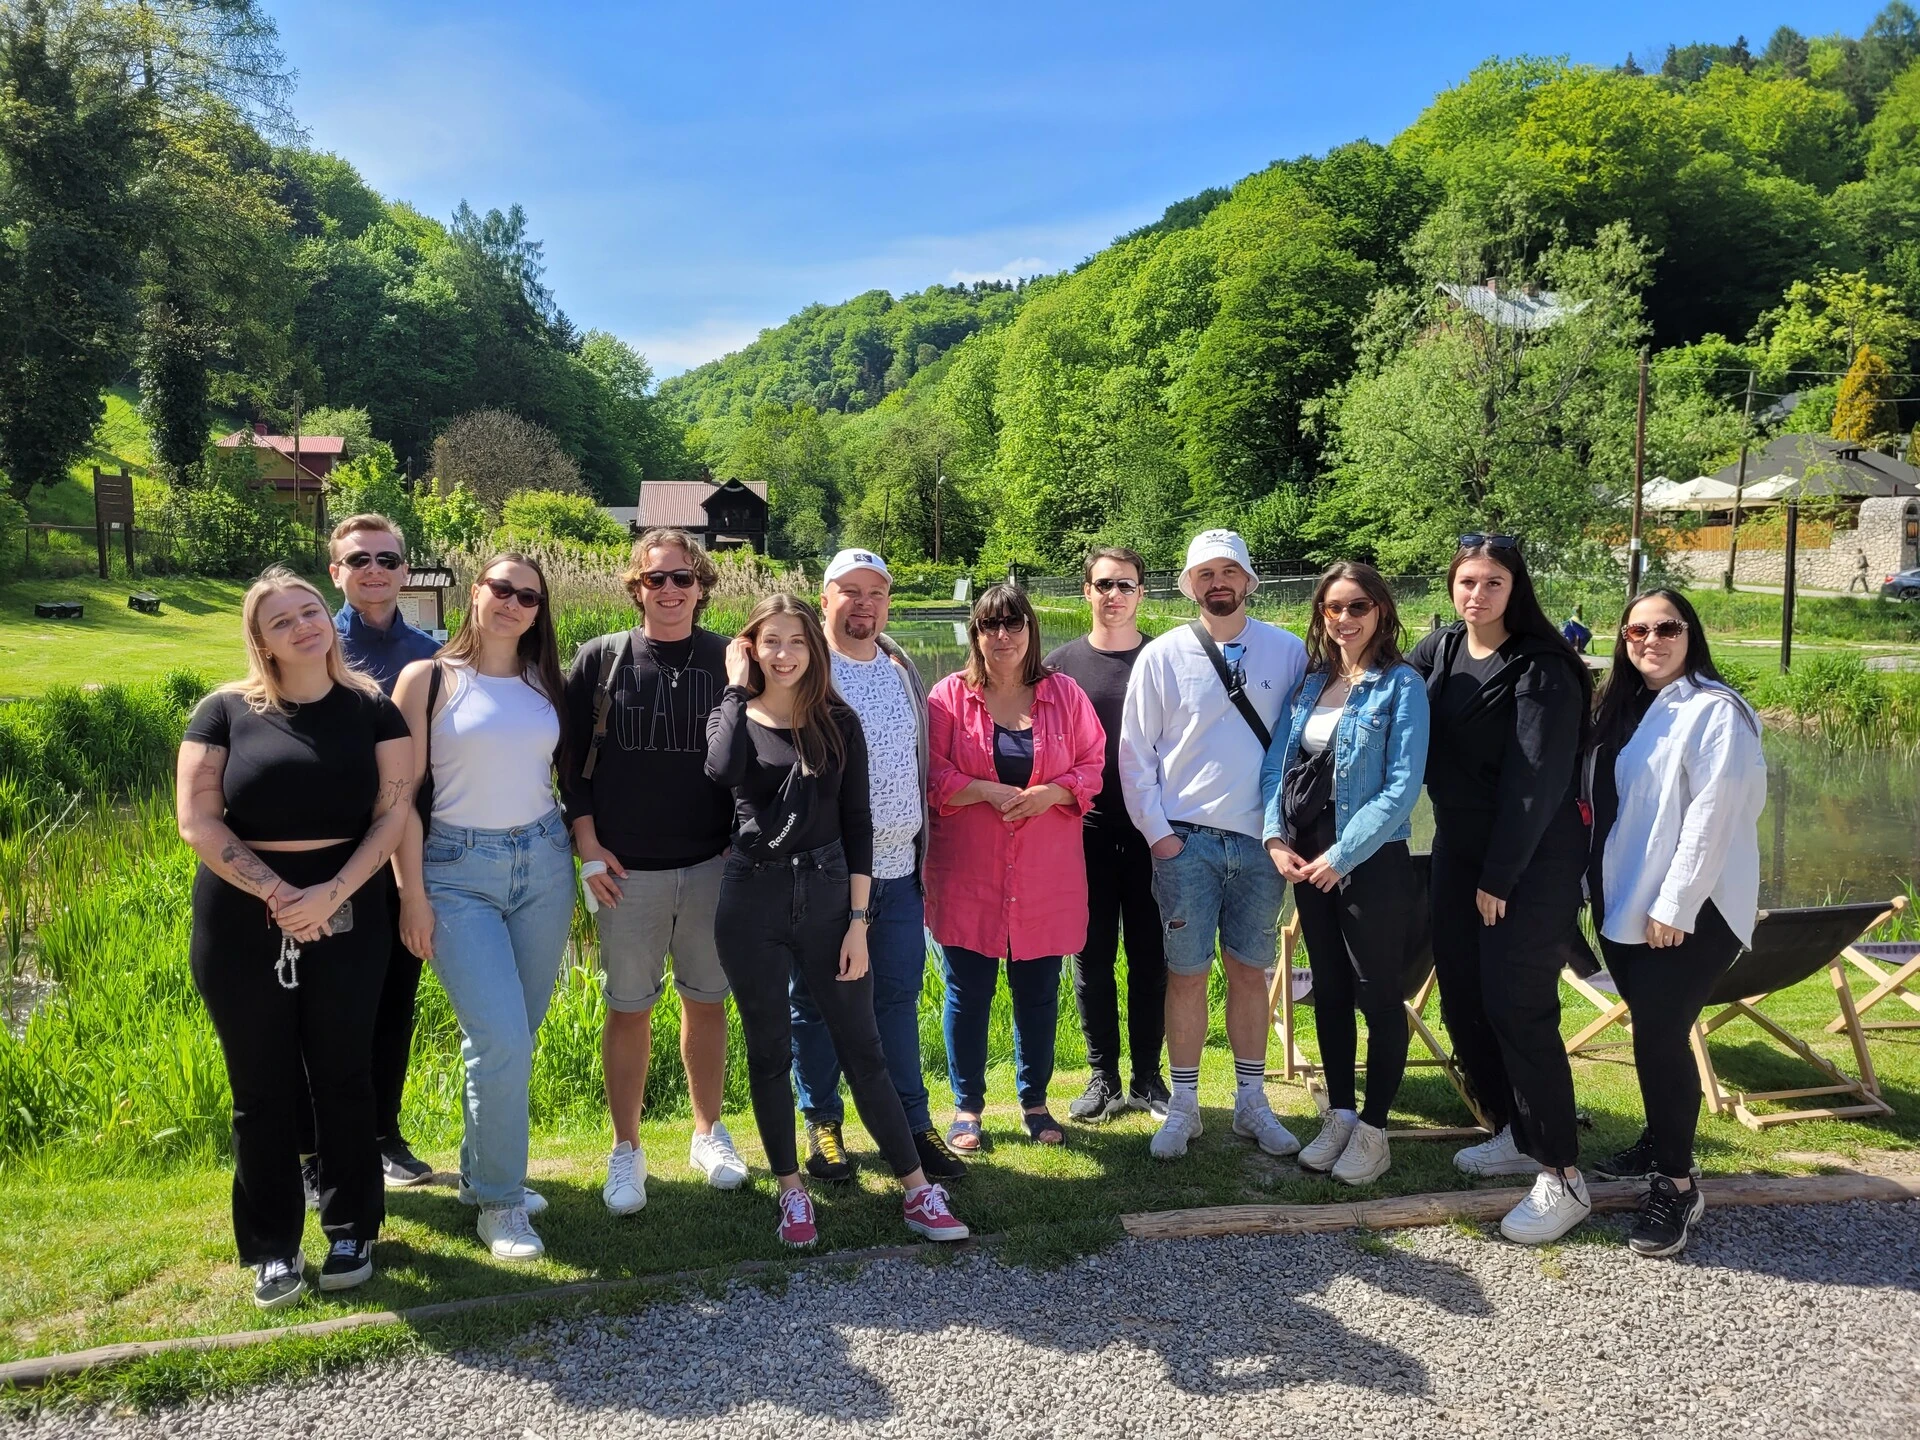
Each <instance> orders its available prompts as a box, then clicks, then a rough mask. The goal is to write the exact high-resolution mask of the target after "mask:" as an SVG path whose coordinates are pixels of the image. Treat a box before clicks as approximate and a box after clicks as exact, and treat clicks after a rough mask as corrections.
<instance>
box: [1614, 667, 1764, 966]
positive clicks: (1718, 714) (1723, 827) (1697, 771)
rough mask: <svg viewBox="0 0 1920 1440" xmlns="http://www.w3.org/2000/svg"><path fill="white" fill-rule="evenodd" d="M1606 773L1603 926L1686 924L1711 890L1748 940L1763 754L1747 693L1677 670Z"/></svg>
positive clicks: (1637, 940)
mask: <svg viewBox="0 0 1920 1440" xmlns="http://www.w3.org/2000/svg"><path fill="white" fill-rule="evenodd" d="M1613 775H1614V783H1615V785H1616V787H1617V788H1618V790H1619V793H1620V811H1619V814H1618V815H1617V816H1616V817H1615V818H1614V822H1613V828H1612V829H1611V830H1610V831H1608V833H1607V844H1606V849H1605V851H1604V852H1603V854H1602V883H1603V887H1604V890H1605V896H1606V902H1607V914H1606V919H1605V921H1604V922H1603V923H1602V925H1601V927H1600V932H1601V934H1603V935H1605V936H1606V937H1607V938H1608V939H1609V940H1613V941H1615V942H1617V943H1619V944H1622V945H1643V944H1645V943H1646V939H1647V921H1648V920H1650V919H1651V920H1658V921H1660V923H1661V924H1663V925H1671V926H1673V927H1674V928H1675V929H1678V930H1683V931H1685V932H1686V933H1687V934H1689V935H1690V934H1692V933H1693V929H1694V925H1695V922H1696V921H1697V920H1698V918H1699V915H1700V907H1701V906H1702V905H1704V904H1706V902H1707V901H1708V900H1712V901H1713V903H1714V906H1715V908H1716V909H1718V910H1719V912H1720V918H1721V919H1723V920H1725V921H1726V922H1727V928H1728V929H1730V930H1731V931H1733V933H1734V934H1735V935H1737V936H1738V937H1739V938H1740V942H1741V943H1742V944H1751V943H1752V941H1753V923H1754V918H1755V916H1756V914H1757V913H1758V911H1759V908H1760V811H1761V809H1762V808H1763V807H1764V806H1765V805H1766V803H1767V762H1766V758H1765V756H1764V755H1762V753H1761V750H1760V726H1759V723H1758V721H1757V720H1755V719H1754V717H1753V712H1752V711H1751V710H1749V709H1748V708H1747V705H1746V703H1745V702H1744V701H1743V700H1741V699H1740V697H1739V696H1737V695H1735V694H1734V693H1733V692H1732V691H1731V690H1727V689H1724V688H1722V687H1720V686H1717V685H1714V684H1711V683H1708V684H1704V685H1702V684H1696V683H1695V682H1693V681H1692V680H1689V679H1687V678H1686V677H1685V676H1684V675H1683V676H1681V677H1680V678H1679V679H1677V680H1674V681H1673V682H1671V683H1670V684H1668V685H1666V686H1664V687H1662V689H1661V690H1660V691H1659V692H1658V693H1657V694H1656V695H1655V696H1654V697H1653V703H1652V705H1651V706H1650V707H1649V708H1648V710H1647V713H1646V715H1645V716H1644V717H1643V718H1642V719H1641V721H1640V725H1639V728H1637V729H1636V730H1635V731H1634V732H1633V736H1632V738H1631V739H1629V740H1628V741H1627V743H1626V745H1625V746H1624V747H1622V749H1621V751H1620V754H1619V757H1618V758H1617V759H1616V760H1615V761H1614V766H1613Z"/></svg>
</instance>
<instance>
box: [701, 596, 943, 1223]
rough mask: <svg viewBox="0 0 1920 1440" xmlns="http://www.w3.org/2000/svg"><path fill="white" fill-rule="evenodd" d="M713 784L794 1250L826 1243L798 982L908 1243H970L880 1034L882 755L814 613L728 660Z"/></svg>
mask: <svg viewBox="0 0 1920 1440" xmlns="http://www.w3.org/2000/svg"><path fill="white" fill-rule="evenodd" d="M707 774H708V775H709V776H710V777H711V778H712V780H713V781H714V783H715V784H717V785H724V786H726V787H727V789H728V790H729V791H730V792H731V793H732V795H733V797H734V829H733V839H732V848H731V849H730V851H729V853H728V855H727V863H726V874H725V878H724V879H723V880H722V882H721V892H720V911H719V925H718V928H717V930H716V938H717V939H718V941H719V946H720V963H721V964H722V965H724V966H725V967H726V971H727V979H728V981H729V983H730V984H731V985H732V988H733V1000H734V1005H735V1006H736V1007H737V1008H738V1010H739V1012H740V1029H741V1032H742V1034H743V1035H744V1036H745V1039H746V1045H747V1083H748V1085H749V1087H750V1088H751V1090H752V1094H753V1118H754V1122H755V1124H756V1125H757V1126H758V1127H759V1130H760V1143H761V1145H762V1146H763V1147H764V1148H765V1149H766V1152H767V1164H768V1167H769V1168H770V1169H771V1170H772V1171H773V1175H774V1180H775V1182H776V1183H777V1185H778V1187H779V1199H780V1224H779V1229H778V1234H779V1237H780V1239H781V1240H782V1241H783V1242H784V1243H785V1244H788V1245H792V1246H806V1245H812V1244H813V1243H814V1242H815V1241H817V1240H818V1239H819V1235H820V1232H819V1228H818V1225H817V1223H816V1221H815V1217H814V1210H813V1201H812V1200H811V1198H809V1196H808V1195H807V1191H806V1186H805V1183H804V1182H803V1181H802V1180H801V1178H800V1159H799V1153H798V1150H797V1148H796V1146H795V1144H794V1135H793V1087H792V1085H791V1083H790V1082H789V1080H788V1072H789V1070H790V1069H791V1067H792V1064H793V1023H792V1011H791V999H790V997H789V993H788V981H789V977H790V976H791V975H792V973H793V972H794V971H795V970H796V969H798V970H800V971H801V972H802V973H803V974H804V975H805V976H806V980H807V990H808V993H809V994H811V995H812V997H813V1002H814V1005H815V1006H816V1007H817V1008H818V1010H819V1012H820V1016H821V1020H822V1022H823V1023H824V1024H825V1025H826V1027H827V1032H828V1034H829V1035H830V1036H831V1037H832V1039H833V1046H834V1049H835V1050H836V1051H837V1052H838V1054H839V1056H840V1063H841V1065H842V1067H844V1069H845V1071H846V1075H847V1084H848V1086H849V1087H850V1088H851V1089H852V1091H853V1103H854V1105H855V1106H856V1107H858V1109H859V1111H860V1119H861V1121H862V1122H863V1123H864V1124H865V1125H866V1127H867V1131H868V1133H869V1134H871V1135H872V1136H873V1138H874V1139H875V1140H876V1141H877V1142H878V1143H879V1145H880V1151H881V1153H882V1154H883V1155H884V1156H886V1159H887V1163H888V1164H889V1165H891V1166H892V1167H893V1173H894V1174H895V1175H896V1176H898V1177H899V1178H900V1181H901V1183H902V1184H903V1185H904V1186H905V1187H906V1207H905V1219H906V1223H907V1228H908V1229H910V1230H912V1231H914V1232H915V1233H916V1234H919V1235H922V1236H925V1237H926V1238H927V1239H930V1240H964V1239H965V1238H966V1235H967V1227H966V1226H964V1225H962V1224H961V1223H960V1222H959V1221H958V1220H956V1219H955V1218H954V1217H953V1213H952V1211H950V1210H949V1209H948V1208H947V1192H946V1191H945V1190H943V1189H942V1188H941V1187H940V1186H939V1185H936V1184H933V1183H931V1182H930V1181H929V1180H928V1179H927V1176H926V1173H925V1172H924V1170H922V1168H921V1165H920V1156H919V1152H918V1150H917V1149H916V1148H915V1146H914V1143H913V1132H912V1131H911V1130H910V1129H909V1128H908V1125H907V1114H906V1111H905V1109H904V1108H903V1107H902V1106H901V1103H900V1093H899V1091H898V1090H897V1089H896V1088H895V1087H894V1083H893V1077H892V1076H891V1075H890V1074H889V1073H888V1070H887V1056H886V1052H885V1049H884V1048H883V1046H882V1045H881V1041H880V1028H879V1024H878V1022H877V1021H876V1020H875V1018H874V1001H873V975H872V973H871V971H870V970H869V967H868V959H867V928H868V913H867V906H868V901H869V899H870V887H871V883H872V874H873V813H872V809H871V807H870V802H869V800H868V785H867V744H866V739H865V737H864V736H863V735H862V734H861V730H860V720H859V717H858V716H856V715H855V714H854V713H853V711H852V709H850V708H849V707H848V706H847V704H846V703H845V702H844V701H843V700H841V699H840V697H839V696H838V695H837V694H835V693H834V689H833V662H832V660H831V659H830V657H829V652H828V649H827V640H826V636H825V634H824V633H823V632H822V631H821V628H820V622H819V620H818V619H817V618H816V617H815V616H814V613H813V611H812V609H811V608H809V606H808V605H807V603H806V602H805V601H803V600H796V599H795V598H794V597H792V596H791V595H773V596H769V597H768V598H767V599H765V600H762V601H761V602H760V603H759V604H758V605H756V606H755V607H754V610H753V614H752V615H751V616H750V617H749V618H748V620H747V624H746V628H745V629H743V630H742V631H741V632H740V634H739V636H738V638H736V639H735V640H734V641H733V643H732V644H731V645H730V646H729V647H728V649H727V688H726V689H725V690H724V691H723V692H722V693H721V697H720V703H719V705H718V706H717V707H716V708H715V709H714V712H713V714H712V715H711V716H710V717H709V719H708V722H707Z"/></svg>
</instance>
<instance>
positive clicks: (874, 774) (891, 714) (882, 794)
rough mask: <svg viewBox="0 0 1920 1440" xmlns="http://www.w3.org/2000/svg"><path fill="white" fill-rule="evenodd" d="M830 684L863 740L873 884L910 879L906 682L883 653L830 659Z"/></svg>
mask: <svg viewBox="0 0 1920 1440" xmlns="http://www.w3.org/2000/svg"><path fill="white" fill-rule="evenodd" d="M833 683H834V688H836V689H837V690H839V692H840V694H841V695H842V696H843V697H844V698H845V700H846V702H847V703H848V704H849V705H851V706H852V707H853V710H854V713H855V714H856V715H858V716H859V717H860V728H861V729H862V730H864V731H865V732H866V736H867V791H868V798H869V800H870V802H871V804H872V806H873V878H874V879H876V880H899V879H902V878H904V877H906V876H908V875H911V874H913V861H914V856H913V842H914V838H915V837H916V836H918V835H919V833H920V807H921V797H920V748H919V735H920V730H919V725H918V722H917V721H916V720H915V719H914V714H913V700H912V697H911V696H909V695H908V694H907V677H906V676H904V675H902V674H901V673H900V667H899V666H898V665H896V664H894V663H893V661H892V660H891V659H889V658H888V657H887V654H886V652H885V651H882V652H880V654H878V655H876V656H875V657H874V658H873V659H871V660H849V659H848V658H847V657H846V656H845V655H842V654H840V653H839V652H838V651H835V652H834V656H833Z"/></svg>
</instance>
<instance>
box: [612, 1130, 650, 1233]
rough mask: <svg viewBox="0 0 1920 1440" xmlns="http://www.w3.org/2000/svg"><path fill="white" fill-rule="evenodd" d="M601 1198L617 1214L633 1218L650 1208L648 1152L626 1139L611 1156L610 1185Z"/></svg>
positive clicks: (616, 1147) (614, 1149) (614, 1148)
mask: <svg viewBox="0 0 1920 1440" xmlns="http://www.w3.org/2000/svg"><path fill="white" fill-rule="evenodd" d="M600 1198H601V1199H602V1200H604V1201H606V1203H607V1209H609V1210H611V1211H612V1212H613V1213H614V1214H616V1215H631V1214H633V1212H634V1211H636V1210H644V1209H646V1206H647V1152H646V1151H644V1150H642V1149H641V1148H640V1147H639V1146H638V1145H629V1144H628V1143H627V1142H626V1141H624V1140H622V1141H621V1142H620V1143H619V1144H618V1145H616V1146H614V1147H613V1153H612V1154H611V1155H609V1156H608V1157H607V1183H606V1184H605V1185H602V1186H601V1187H600Z"/></svg>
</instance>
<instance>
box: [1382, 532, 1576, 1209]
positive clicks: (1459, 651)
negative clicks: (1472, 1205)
mask: <svg viewBox="0 0 1920 1440" xmlns="http://www.w3.org/2000/svg"><path fill="white" fill-rule="evenodd" d="M1447 587H1448V590H1449V592H1450V593H1451V595H1452V598H1453V604H1454V608H1455V609H1456V610H1457V611H1459V613H1460V616H1461V618H1460V620H1459V621H1458V622H1457V623H1455V624H1453V625H1450V626H1447V627H1446V628H1445V629H1442V630H1437V631H1435V632H1434V633H1433V634H1431V635H1429V636H1427V637H1426V638H1425V639H1423V640H1422V641H1421V642H1420V643H1419V644H1418V645H1417V646H1415V647H1414V650H1413V653H1412V654H1411V655H1410V656H1409V657H1408V661H1409V663H1411V664H1412V666H1413V667H1414V669H1415V670H1417V671H1419V672H1420V673H1421V675H1423V676H1424V677H1425V678H1426V682H1427V700H1428V704H1429V706H1430V708H1431V711H1432V716H1433V735H1432V741H1431V743H1430V744H1429V746H1428V748H1427V777H1426V778H1427V793H1428V795H1429V796H1431V797H1432V799H1433V814H1434V837H1433V879H1432V899H1433V958H1434V964H1435V967H1436V969H1437V971H1438V974H1439V978H1440V1009H1441V1014H1442V1016H1443V1017H1444V1018H1445V1020H1446V1022H1447V1032H1448V1034H1449V1036H1450V1037H1451V1038H1452V1040H1453V1051H1454V1059H1455V1061H1456V1062H1458V1064H1459V1067H1460V1069H1461V1071H1462V1072H1463V1074H1464V1075H1465V1077H1466V1082H1467V1087H1468V1089H1469V1091H1470V1092H1471V1093H1472V1095H1473V1097H1474V1100H1475V1102H1476V1103H1477V1104H1478V1106H1479V1108H1480V1112H1481V1114H1482V1115H1483V1116H1484V1117H1485V1118H1486V1120H1487V1122H1488V1124H1489V1125H1490V1126H1491V1127H1492V1128H1493V1130H1494V1135H1493V1138H1492V1139H1490V1140H1487V1141H1485V1142H1484V1143H1482V1144H1479V1145H1474V1146H1470V1147H1469V1148H1467V1149H1465V1150H1462V1151H1461V1152H1460V1153H1459V1154H1457V1155H1455V1156H1454V1164H1455V1165H1456V1166H1457V1167H1458V1168H1459V1169H1460V1170H1462V1171H1464V1172H1465V1173H1466V1174H1469V1175H1476V1176H1484V1175H1534V1176H1535V1180H1534V1185H1533V1189H1532V1190H1531V1191H1530V1192H1529V1193H1528V1195H1527V1197H1526V1198H1525V1199H1524V1200H1522V1201H1521V1202H1520V1203H1519V1204H1518V1205H1516V1206H1515V1207H1514V1208H1513V1210H1512V1211H1511V1212H1510V1213H1509V1214H1508V1215H1507V1216H1506V1218H1505V1219H1504V1220H1502V1221H1501V1222H1500V1229H1501V1232H1502V1233H1503V1234H1504V1235H1506V1237H1507V1238H1508V1239H1509V1240H1514V1241H1518V1242H1521V1243H1524V1244H1543V1243H1545V1242H1547V1241H1550V1240H1557V1239H1558V1238H1559V1237H1560V1236H1562V1235H1564V1234H1566V1232H1567V1231H1569V1230H1571V1229H1572V1228H1573V1227H1574V1226H1575V1225H1577V1224H1579V1223H1580V1222H1581V1221H1582V1220H1584V1219H1586V1218H1587V1215H1588V1214H1589V1213H1590V1211H1591V1209H1592V1204H1591V1201H1590V1200H1589V1198H1588V1195H1587V1186H1586V1181H1585V1180H1584V1179H1583V1178H1582V1177H1581V1174H1580V1171H1579V1168H1578V1161H1579V1157H1580V1138H1579V1127H1578V1123H1577V1121H1576V1119H1575V1115H1574V1104H1573V1070H1572V1067H1571V1066H1570V1065H1569V1064H1568V1062H1567V1053H1566V1050H1565V1048H1564V1047H1563V1045H1562V1043H1561V1039H1560V969H1561V966H1562V965H1563V964H1565V963H1566V961H1567V960H1568V959H1569V958H1570V957H1571V956H1572V955H1573V954H1574V953H1575V950H1574V947H1580V948H1584V942H1583V941H1582V940H1581V939H1580V938H1579V930H1578V923H1579V918H1578V917H1579V909H1580V899H1581V896H1580V879H1581V872H1582V871H1583V870H1584V868H1585V865H1586V855H1587V827H1586V822H1585V820H1584V819H1583V818H1582V817H1581V814H1580V787H1579V780H1580V775H1579V770H1580V754H1581V749H1582V746H1583V744H1584V742H1585V737H1586V722H1587V717H1588V712H1589V708H1590V703H1591V699H1592V695H1593V679H1592V677H1591V676H1590V675H1589V674H1588V673H1587V667H1586V665H1585V663H1584V662H1583V661H1582V660H1581V659H1580V657H1579V656H1578V655H1576V654H1575V653H1574V652H1573V647H1572V646H1570V645H1568V644H1567V642H1566V640H1565V639H1563V638H1562V637H1561V634H1560V632H1559V631H1558V630H1557V629H1555V628H1554V624H1553V622H1552V621H1551V620H1549V619H1548V618H1547V616H1546V612H1545V611H1543V610H1542V609H1541V608H1540V600H1539V597H1538V596H1537V595H1536V594H1535V593H1534V588H1533V579H1532V576H1531V575H1529V574H1528V572H1527V565H1526V561H1525V559H1524V558H1523V557H1522V556H1521V553H1520V546H1519V543H1518V542H1517V541H1516V540H1515V539H1514V538H1513V537H1512V536H1511V535H1479V534H1473V535H1462V536H1461V537H1460V547H1459V549H1458V550H1457V551H1456V552H1455V553H1454V557H1453V563H1452V564H1451V565H1450V566H1449V567H1448V570H1447Z"/></svg>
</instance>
